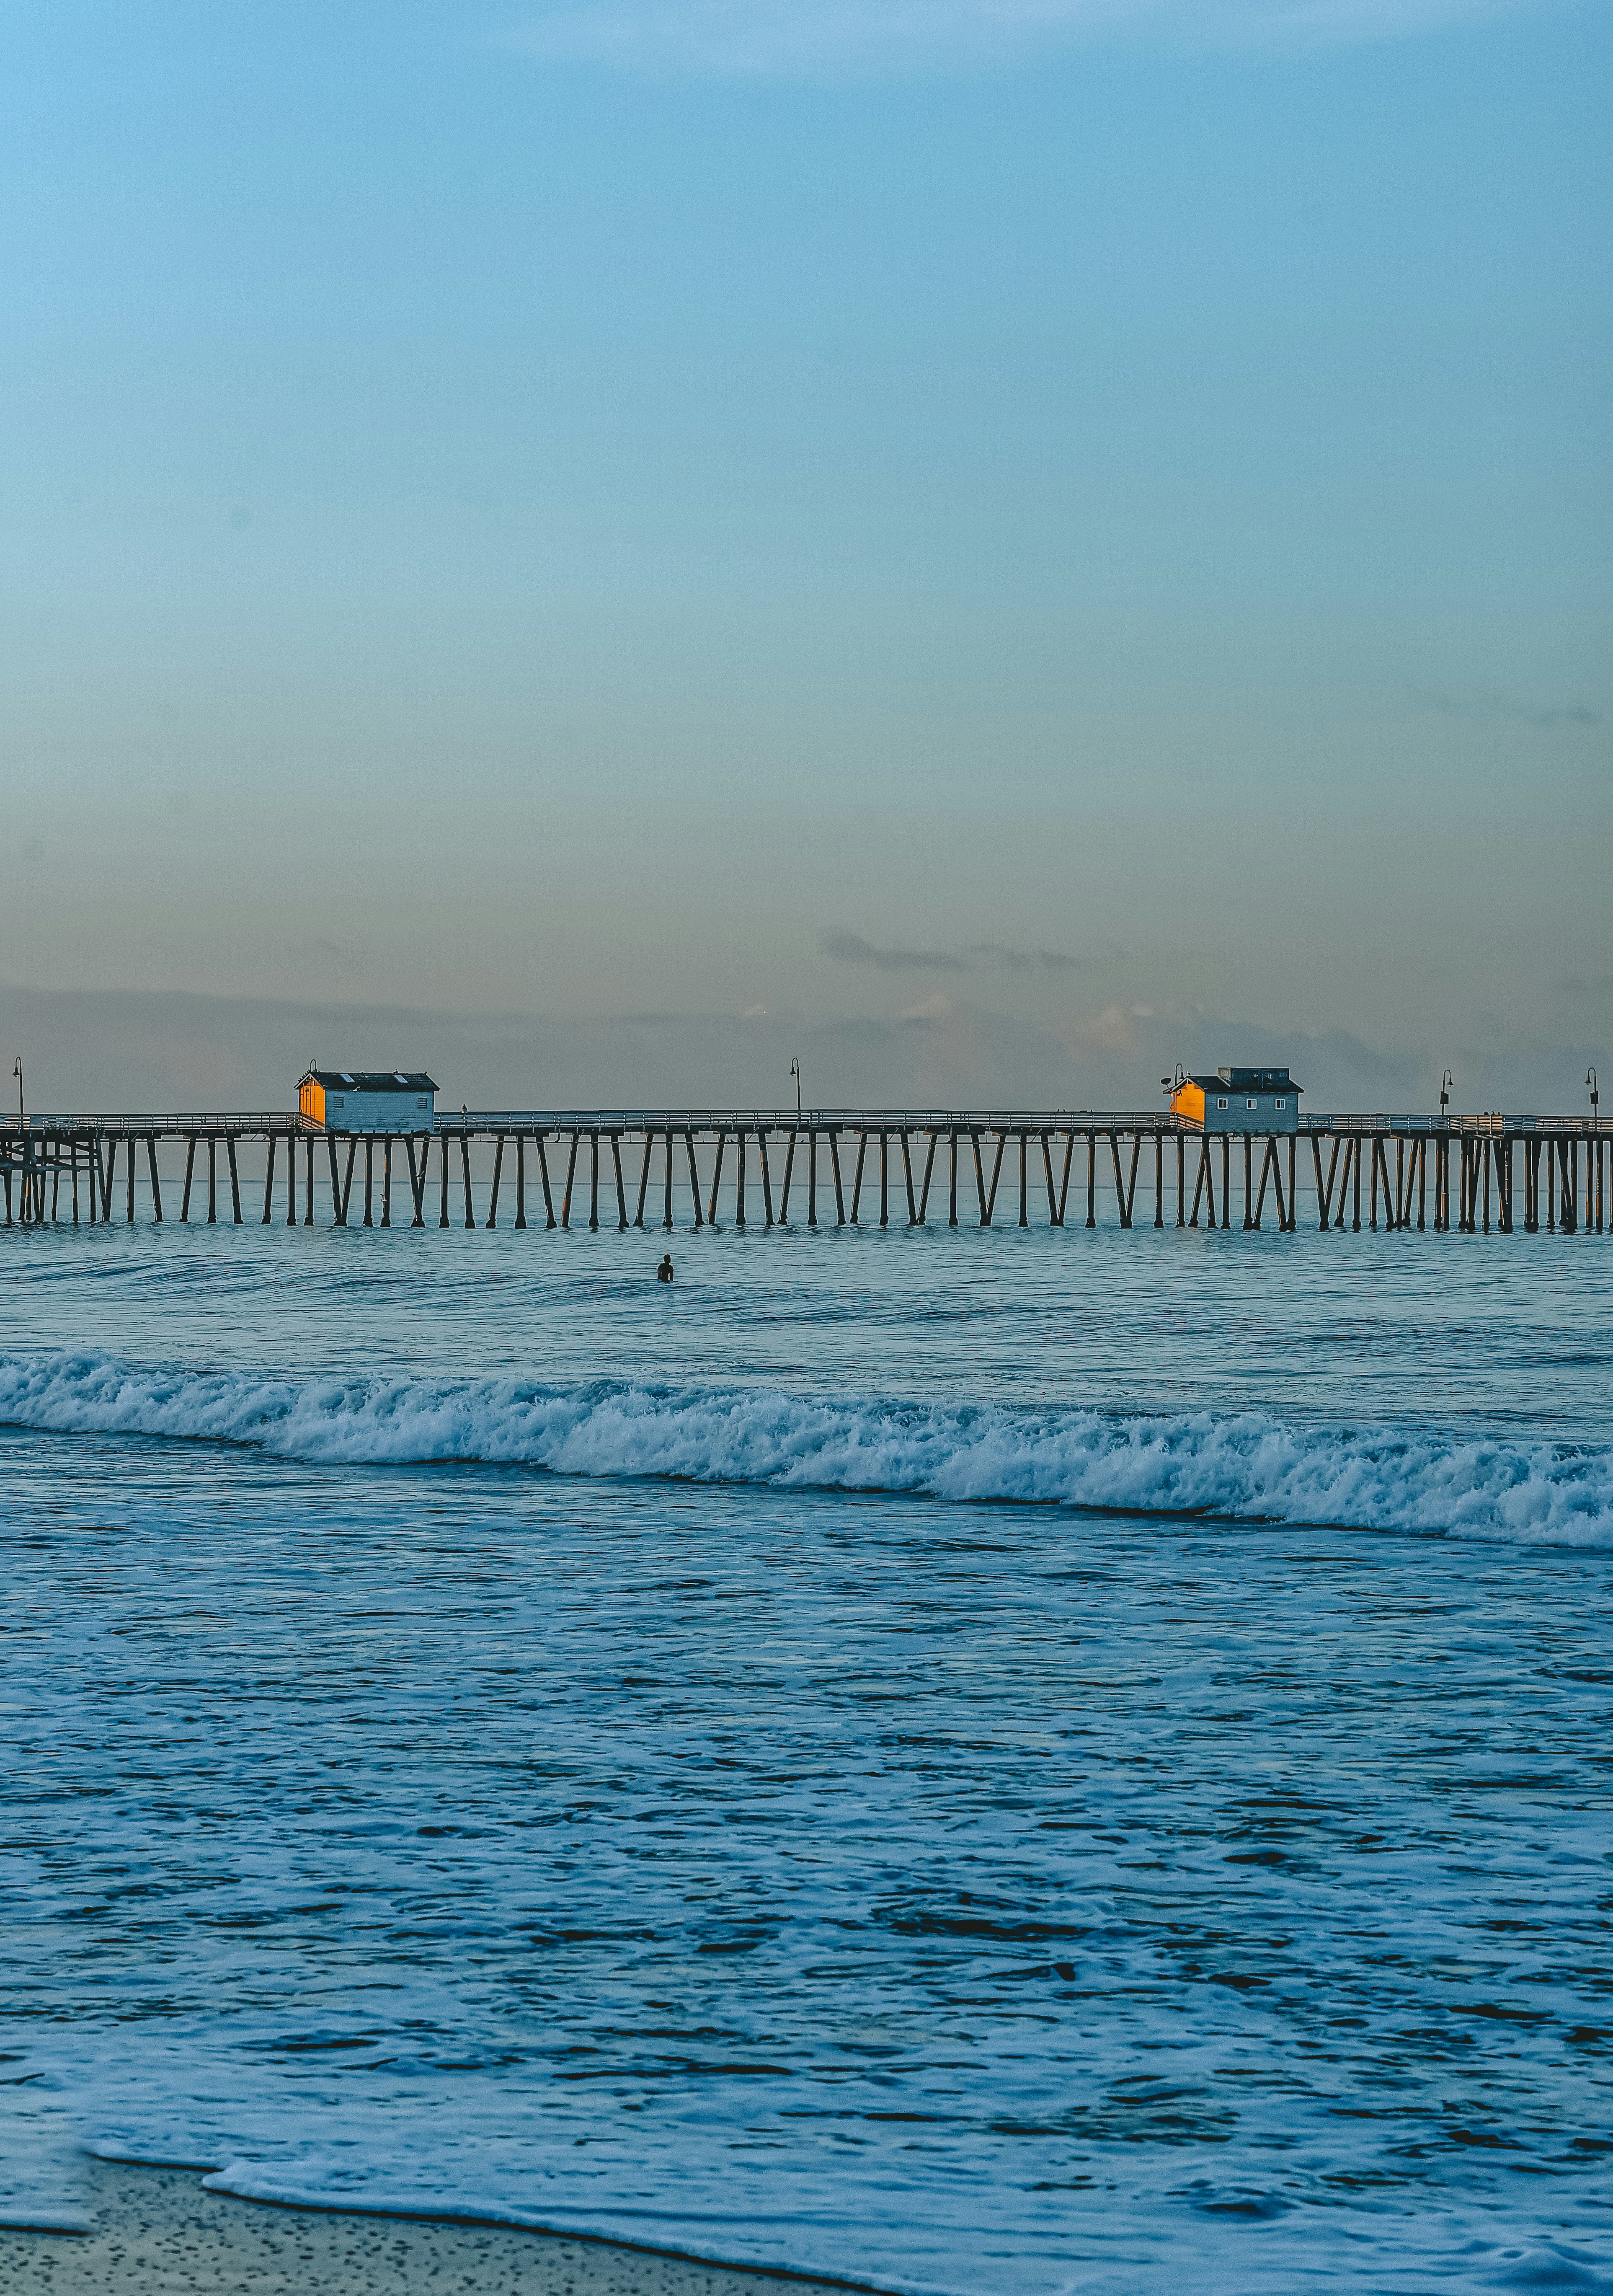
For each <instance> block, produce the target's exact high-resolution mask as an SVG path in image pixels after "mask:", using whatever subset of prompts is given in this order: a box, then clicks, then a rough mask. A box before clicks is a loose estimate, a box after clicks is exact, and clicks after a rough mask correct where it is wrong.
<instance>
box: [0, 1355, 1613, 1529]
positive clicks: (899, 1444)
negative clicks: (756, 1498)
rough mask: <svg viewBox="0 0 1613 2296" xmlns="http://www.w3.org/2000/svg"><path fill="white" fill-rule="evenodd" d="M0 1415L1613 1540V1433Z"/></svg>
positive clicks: (968, 1411)
mask: <svg viewBox="0 0 1613 2296" xmlns="http://www.w3.org/2000/svg"><path fill="white" fill-rule="evenodd" d="M0 1422H4V1423H9V1424H11V1425H13V1426H24V1427H33V1428H39V1429H45V1430H50V1431H57V1432H64V1433H81V1434H90V1433H95V1434H111V1435H139V1436H152V1437H163V1438H168V1439H179V1440H189V1441H203V1442H208V1441H210V1442H223V1443H238V1444H247V1445H251V1446H255V1447H259V1448H261V1449H263V1450H265V1451H268V1452H272V1453H274V1454H275V1455H276V1456H281V1457H284V1458H293V1459H303V1460H307V1461H310V1462H314V1463H321V1464H323V1463H338V1462H347V1463H351V1464H370V1465H405V1464H424V1463H428V1462H441V1461H488V1462H494V1463H497V1464H520V1465H526V1466H531V1467H535V1468H541V1469H544V1470H547V1471H548V1472H552V1473H555V1474H566V1475H593V1476H609V1477H627V1476H660V1477H675V1478H679V1479H683V1480H692V1481H697V1482H732V1483H748V1484H755V1485H765V1486H771V1487H773V1488H783V1489H790V1488H803V1489H812V1488H816V1489H829V1490H859V1491H892V1492H913V1493H922V1494H926V1495H928V1496H929V1497H935V1498H940V1499H948V1500H961V1501H962V1500H975V1501H980V1500H1003V1501H1015V1502H1020V1503H1034V1504H1043V1505H1062V1506H1074V1507H1092V1508H1104V1509H1124V1510H1127V1511H1133V1512H1139V1513H1161V1514H1207V1515H1221V1516H1227V1517H1232V1518H1237V1519H1240V1520H1243V1521H1280V1522H1309V1523H1337V1524H1347V1525H1350V1526H1354V1527H1358V1528H1361V1529H1381V1530H1403V1531H1421V1532H1446V1533H1454V1534H1459V1535H1463V1536H1467V1537H1475V1538H1503V1539H1504V1538H1518V1539H1532V1540H1543V1541H1547V1542H1552V1543H1568V1544H1587V1545H1597V1546H1601V1545H1608V1544H1613V1447H1609V1446H1607V1445H1601V1444H1554V1443H1545V1442H1534V1443H1528V1442H1518V1441H1507V1440H1502V1439H1495V1438H1488V1437H1483V1436H1466V1435H1452V1434H1449V1433H1444V1432H1440V1431H1434V1430H1415V1429H1413V1430H1407V1429H1383V1428H1337V1427H1335V1428H1328V1427H1299V1426H1294V1425H1289V1424H1284V1423H1281V1422H1280V1421H1278V1420H1275V1419H1272V1418H1268V1417H1265V1416H1264V1415H1260V1414H1257V1413H1245V1414H1241V1415H1216V1414H1213V1413H1210V1412H1193V1413H1184V1414H1178V1415H1134V1416H1133V1415H1122V1414H1114V1413H1099V1412H1094V1411H1089V1410H1082V1409H1078V1408H1069V1409H1065V1410H1053V1409H1044V1410H1040V1411H1024V1410H1019V1411H1016V1410H1012V1409H1009V1408H1006V1407H1003V1406H944V1405H936V1404H921V1403H900V1402H890V1401H883V1400H874V1399H872V1398H859V1397H831V1396H817V1397H813V1396H793V1395H788V1394H784V1393H782V1392H780V1391H778V1390H774V1389H768V1388H760V1387H758V1388H739V1387H723V1386H716V1385H702V1386H693V1387H685V1388H659V1387H653V1386H648V1385H635V1384H633V1383H631V1382H594V1383H592V1384H589V1385H586V1386H581V1387H576V1388H565V1389H561V1388H556V1387H553V1386H544V1385H540V1384H537V1383H535V1382H522V1381H519V1380H486V1379H484V1380H451V1379H420V1380H403V1379H384V1378H373V1379H364V1378H355V1379H348V1380H334V1379H310V1380H307V1381H304V1382H297V1381H292V1380H286V1379H274V1378H260V1377H255V1376H253V1375H251V1374H246V1373H240V1372H217V1373H197V1372H190V1371H184V1370H179V1369H152V1368H149V1367H145V1366H141V1365H132V1364H127V1363H124V1362H121V1361H119V1360H118V1359H116V1358H114V1357H110V1356H106V1355H102V1354H93V1353H77V1354H75V1353H29V1354H22V1353H13V1354H6V1355H0Z"/></svg>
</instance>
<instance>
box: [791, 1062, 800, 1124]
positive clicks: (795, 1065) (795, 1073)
mask: <svg viewBox="0 0 1613 2296" xmlns="http://www.w3.org/2000/svg"><path fill="white" fill-rule="evenodd" d="M790 1075H791V1076H792V1077H793V1078H795V1113H796V1121H797V1122H798V1123H799V1121H800V1116H801V1063H800V1062H799V1061H798V1060H796V1061H791V1062H790Z"/></svg>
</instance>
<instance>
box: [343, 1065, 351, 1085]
mask: <svg viewBox="0 0 1613 2296" xmlns="http://www.w3.org/2000/svg"><path fill="white" fill-rule="evenodd" d="M341 1080H342V1082H343V1084H351V1083H352V1081H353V1079H352V1078H351V1077H350V1076H349V1075H348V1072H347V1070H346V1069H343V1070H342V1072H341Z"/></svg>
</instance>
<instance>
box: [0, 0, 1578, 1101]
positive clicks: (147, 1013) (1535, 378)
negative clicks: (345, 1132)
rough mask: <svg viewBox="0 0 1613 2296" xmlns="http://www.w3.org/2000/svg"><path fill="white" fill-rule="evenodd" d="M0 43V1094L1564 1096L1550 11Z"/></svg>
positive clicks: (467, 15)
mask: <svg viewBox="0 0 1613 2296" xmlns="http://www.w3.org/2000/svg"><path fill="white" fill-rule="evenodd" d="M6 49H7V60H8V61H7V70H6V72H5V74H4V80H3V82H0V278H3V279H4V295H0V799H3V802H0V915H3V917H4V931H3V933H0V1029H4V1030H5V1031H6V1032H7V1043H6V1044H5V1046H0V1049H5V1050H8V1051H15V1052H18V1053H20V1054H22V1055H23V1056H24V1058H25V1061H26V1062H27V1063H28V1066H29V1074H30V1076H31V1077H32V1078H34V1079H35V1083H34V1086H33V1087H32V1089H33V1090H34V1091H35V1094H36V1097H37V1103H38V1104H40V1105H42V1106H54V1107H70V1106H94V1105H99V1106H103V1107H104V1106H109V1105H117V1106H137V1107H146V1106H149V1107H154V1108H160V1107H169V1106H172V1107H182V1106H204V1105H217V1104H229V1105H237V1106H259V1105H273V1106H279V1105H282V1104H286V1103H288V1102H289V1101H290V1099H291V1097H292V1095H293V1090H294V1084H295V1070H296V1069H298V1068H299V1067H300V1065H301V1062H302V1061H303V1060H304V1059H305V1058H307V1057H309V1056H311V1055H313V1054H318V1056H319V1057H320V1058H322V1059H323V1060H324V1061H326V1062H329V1063H331V1064H335V1065H341V1066H375V1067H383V1066H384V1067H391V1066H396V1065H402V1066H408V1067H413V1066H414V1065H416V1064H418V1063H419V1062H422V1061H428V1060H429V1061H430V1062H436V1063H437V1064H438V1067H439V1068H440V1069H441V1070H444V1071H446V1073H444V1074H443V1075H442V1076H441V1077H440V1078H439V1081H441V1082H442V1084H443V1086H444V1090H445V1094H446V1096H447V1097H448V1098H449V1099H450V1100H451V1101H452V1102H453V1103H455V1104H457V1103H458V1102H459V1101H460V1100H461V1099H462V1098H469V1099H471V1103H472V1104H473V1105H474V1104H483V1105H505V1106H510V1105H532V1106H557V1105H564V1104H569V1103H572V1102H577V1103H583V1102H585V1103H589V1104H608V1105H609V1104H630V1105H642V1104H645V1103H650V1102H652V1101H660V1100H663V1099H664V1100H668V1101H672V1102H675V1103H684V1102H692V1101H695V1100H705V1099H708V1098H709V1099H711V1100H717V1101H729V1100H732V1101H733V1102H736V1103H748V1104H749V1103H763V1104H768V1103H782V1102H783V1101H784V1100H785V1099H786V1098H787V1097H789V1096H790V1095H791V1093H792V1090H793V1087H791V1086H790V1082H789V1078H788V1063H789V1060H790V1057H791V1056H792V1055H795V1054H799V1055H800V1057H801V1058H802V1060H803V1062H804V1064H805V1066H806V1090H807V1095H808V1097H809V1098H810V1099H813V1100H815V1101H817V1102H818V1103H821V1104H824V1105H831V1104H846V1103H851V1102H854V1101H856V1102H869V1103H894V1102H898V1101H901V1102H906V1101H922V1102H924V1103H945V1104H948V1105H953V1104H957V1105H963V1104H970V1103H973V1104H977V1105H978V1104H982V1103H989V1102H990V1101H992V1100H994V1099H995V1100H997V1101H999V1102H1006V1103H1010V1104H1019V1105H1028V1106H1070V1107H1075V1106H1091V1105H1118V1106H1126V1107H1136V1106H1142V1105H1147V1104H1150V1103H1151V1101H1152V1100H1153V1099H1155V1098H1156V1097H1157V1095H1158V1080H1159V1075H1160V1074H1161V1073H1162V1072H1163V1071H1164V1070H1168V1069H1169V1068H1170V1067H1172V1066H1173V1065H1174V1063H1175V1061H1177V1060H1182V1061H1183V1062H1186V1063H1187V1064H1188V1065H1189V1066H1195V1065H1197V1066H1204V1065H1209V1066H1215V1065H1218V1064H1219V1062H1222V1061H1224V1060H1232V1059H1238V1058H1242V1057H1250V1056H1256V1055H1257V1056H1259V1057H1261V1058H1265V1059H1283V1058H1290V1059H1291V1064H1292V1066H1293V1068H1294V1070H1295V1073H1296V1075H1297V1076H1299V1077H1300V1078H1301V1079H1302V1081H1304V1082H1305V1083H1306V1085H1307V1087H1308V1088H1309V1090H1310V1092H1311V1094H1312V1095H1313V1098H1312V1101H1311V1103H1310V1104H1311V1105H1313V1106H1328V1105H1331V1106H1339V1107H1348V1106H1374V1107H1378V1106H1384V1105H1386V1104H1387V1105H1390V1106H1395V1107H1409V1108H1415V1107H1423V1106H1427V1105H1429V1103H1430V1100H1431V1098H1432V1096H1433V1095H1434V1094H1435V1093H1436V1092H1437V1078H1438V1075H1439V1073H1440V1071H1441V1070H1442V1069H1443V1068H1445V1066H1447V1065H1448V1066H1449V1067H1450V1068H1451V1069H1452V1070H1453V1072H1454V1074H1455V1075H1456V1077H1457V1079H1458V1081H1457V1087H1456V1103H1457V1104H1458V1105H1459V1106H1473V1107H1478V1106H1494V1107H1502V1106H1504V1107H1512V1108H1527V1107H1561V1108H1573V1107H1578V1106H1581V1105H1583V1103H1584V1073H1585V1070H1586V1068H1587V1066H1588V1065H1590V1064H1592V1063H1594V1062H1598V1061H1601V1062H1604V1063H1605V1064H1606V1066H1607V1071H1608V1073H1609V1078H1613V947H1610V943H1609V902H1608V883H1609V863H1610V861H1613V834H1610V832H1613V772H1610V770H1609V768H1610V767H1613V645H1610V644H1609V637H1610V635H1613V633H1610V629H1609V621H1610V616H1609V606H1610V604H1613V579H1610V573H1613V563H1610V560H1613V545H1610V543H1609V537H1610V535H1613V520H1610V518H1609V512H1610V510H1613V483H1610V478H1613V454H1610V451H1609V449H1610V447H1613V357H1610V356H1609V354H1610V350H1613V342H1610V334H1613V326H1610V313H1613V299H1610V296H1609V288H1610V286H1613V198H1610V196H1609V193H1610V188H1613V138H1610V137H1609V135H1607V132H1606V109H1607V107H1606V92H1607V89H1608V87H1609V86H1610V85H1613V12H1609V10H1608V9H1607V8H1606V6H1605V5H1602V4H1597V0H1537V4H1530V0H1515V4H1510V5H1509V4H1506V0H1488V4H1479V0H1475V4H1468V0H812V4H808V0H508V4H499V5H493V6H489V5H487V4H484V0H458V4H455V5H454V6H452V7H450V6H446V5H443V4H432V0H389V4H388V5H386V6H384V7H383V6H381V5H380V4H379V0H352V4H349V5H347V6H345V7H343V8H342V9H340V10H335V11H333V10H331V9H329V8H328V7H324V8H315V7H313V6H310V5H305V4H302V0H280V4H276V5H275V6H274V7H270V6H267V5H260V4H255V0H244V4H240V5H235V6H232V7H231V8H230V9H227V10H219V9H217V8H213V7H208V8H204V7H202V6H201V5H200V4H197V5H176V4H168V0H154V4H153V5H152V6H151V7H149V8H146V9H143V10H139V11H133V10H129V9H127V8H126V7H112V6H111V5H107V4H95V0H61V4H59V5H56V6H54V7H53V8H51V9H49V10H30V11H24V10H20V9H18V10H14V11H12V12H9V21H8V24H7V32H6ZM11 1039H14V1040H15V1042H14V1044H13V1043H12V1042H11V1041H10V1040H11ZM293 1046H294V1047H295V1048H296V1050H295V1052H293V1050H292V1049H291V1048H292V1047H293ZM10 1065H11V1062H10V1060H9V1059H8V1060H7V1061H6V1062H5V1066H6V1068H7V1069H9V1068H10ZM288 1070H290V1071H291V1072H290V1073H288ZM1316 1095H1320V1098H1318V1097H1316Z"/></svg>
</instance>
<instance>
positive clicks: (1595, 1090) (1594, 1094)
mask: <svg viewBox="0 0 1613 2296" xmlns="http://www.w3.org/2000/svg"><path fill="white" fill-rule="evenodd" d="M1585 1082H1586V1084H1587V1085H1588V1086H1589V1087H1590V1091H1591V1129H1592V1131H1593V1132H1596V1131H1599V1130H1600V1129H1601V1118H1600V1117H1599V1116H1598V1115H1597V1113H1596V1111H1597V1110H1598V1108H1599V1107H1600V1106H1601V1088H1600V1087H1599V1086H1598V1084H1597V1081H1596V1071H1595V1070H1594V1069H1587V1070H1585Z"/></svg>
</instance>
